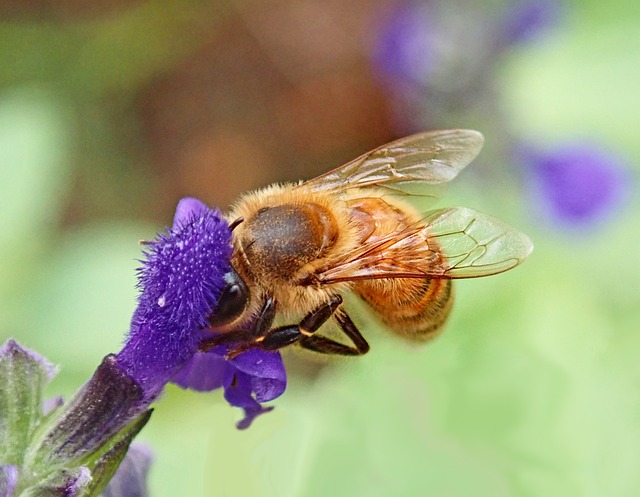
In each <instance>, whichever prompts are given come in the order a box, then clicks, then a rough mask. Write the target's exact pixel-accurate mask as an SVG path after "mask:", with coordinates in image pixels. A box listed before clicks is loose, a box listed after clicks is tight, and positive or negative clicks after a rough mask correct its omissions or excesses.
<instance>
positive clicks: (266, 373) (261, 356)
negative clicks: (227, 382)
mask: <svg viewBox="0 0 640 497" xmlns="http://www.w3.org/2000/svg"><path fill="white" fill-rule="evenodd" d="M230 362H231V363H232V364H233V366H234V367H235V368H237V369H238V371H240V372H242V373H244V374H246V375H247V376H248V377H250V378H251V390H252V392H253V393H254V394H255V398H256V400H257V401H258V402H268V401H270V400H273V399H275V398H276V397H279V396H280V395H282V394H283V393H284V391H285V389H286V387H287V374H286V370H285V368H284V363H283V362H282V357H281V356H280V353H279V352H268V351H264V350H258V349H251V350H248V351H246V352H244V353H243V354H240V355H239V356H238V357H236V358H235V359H232V360H231V361H230Z"/></svg>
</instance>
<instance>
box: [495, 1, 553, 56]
mask: <svg viewBox="0 0 640 497" xmlns="http://www.w3.org/2000/svg"><path fill="white" fill-rule="evenodd" d="M563 10H564V2H562V1H560V0H520V1H516V2H513V3H511V4H510V5H508V6H507V7H506V9H505V13H504V15H503V19H502V26H501V27H502V29H501V32H500V41H501V44H502V46H505V47H507V46H509V45H512V44H515V43H526V42H530V41H533V40H534V39H535V38H536V37H537V36H539V35H541V34H543V33H544V32H546V31H547V30H548V29H549V28H551V27H553V26H554V25H556V24H557V23H558V22H560V20H561V19H562V18H563V17H564V15H563V14H564V12H563Z"/></svg>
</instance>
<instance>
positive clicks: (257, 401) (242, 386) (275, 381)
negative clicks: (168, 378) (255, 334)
mask: <svg viewBox="0 0 640 497" xmlns="http://www.w3.org/2000/svg"><path fill="white" fill-rule="evenodd" d="M226 353H227V349H226V347H224V346H219V347H215V348H213V349H211V350H209V351H208V352H206V353H205V352H198V353H196V354H195V355H194V356H193V358H192V359H191V361H190V362H189V363H187V364H186V365H185V367H184V368H183V369H182V371H180V373H179V374H177V375H176V376H175V378H174V380H173V381H174V382H175V383H176V384H178V385H179V386H181V387H182V388H191V389H194V390H198V391H209V390H214V389H216V388H224V397H225V399H226V400H227V402H229V404H231V405H232V406H235V407H240V408H242V409H244V412H245V417H244V419H242V420H241V421H239V422H238V424H237V427H238V428H239V429H245V428H248V427H249V426H250V425H251V423H252V422H253V420H254V419H255V418H256V416H258V415H260V414H263V413H265V412H269V411H270V410H271V409H273V408H272V407H267V408H265V407H263V406H262V405H261V403H262V402H268V401H270V400H273V399H275V398H276V397H279V396H280V395H282V393H283V392H284V390H285V388H286V386H287V377H286V372H285V369H284V364H283V362H282V358H281V357H280V353H279V352H268V351H262V350H258V349H251V350H248V351H247V352H244V353H243V354H240V355H239V356H237V357H236V358H234V359H226V358H225V354H226Z"/></svg>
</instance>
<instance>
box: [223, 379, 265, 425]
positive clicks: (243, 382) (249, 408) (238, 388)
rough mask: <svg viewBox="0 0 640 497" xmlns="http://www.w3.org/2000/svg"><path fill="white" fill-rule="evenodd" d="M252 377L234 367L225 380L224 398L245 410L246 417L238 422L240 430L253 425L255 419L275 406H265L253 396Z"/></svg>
mask: <svg viewBox="0 0 640 497" xmlns="http://www.w3.org/2000/svg"><path fill="white" fill-rule="evenodd" d="M252 394H253V383H252V378H251V377H250V376H249V375H247V374H245V373H242V372H240V371H237V370H236V371H234V370H233V369H232V368H229V369H228V370H227V373H226V375H225V380H224V398H225V399H226V401H227V402H229V404H231V405H232V406H235V407H240V408H242V409H243V410H244V418H243V419H241V420H240V421H238V423H236V427H237V428H238V429H239V430H245V429H247V428H249V426H251V423H253V420H254V419H255V418H256V417H257V416H259V415H260V414H264V413H266V412H269V411H271V410H272V409H273V407H263V406H261V405H260V403H259V402H257V401H256V400H255V399H254V398H253V396H252Z"/></svg>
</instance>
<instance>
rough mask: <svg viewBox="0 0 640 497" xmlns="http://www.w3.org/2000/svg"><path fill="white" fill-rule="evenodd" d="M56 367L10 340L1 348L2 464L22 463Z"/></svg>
mask: <svg viewBox="0 0 640 497" xmlns="http://www.w3.org/2000/svg"><path fill="white" fill-rule="evenodd" d="M54 374H55V368H54V367H53V366H52V365H51V364H49V363H48V362H47V361H46V360H45V359H44V358H42V357H40V356H39V355H37V354H36V353H34V352H32V351H30V350H27V349H24V348H22V347H21V346H20V345H19V344H18V343H17V342H15V341H14V340H8V341H7V342H5V344H4V345H3V346H2V348H1V349H0V440H2V444H0V463H2V464H15V465H17V466H20V465H21V464H22V461H23V458H24V454H25V451H26V448H27V446H28V444H29V441H30V439H31V436H32V435H33V432H34V431H35V429H36V427H37V426H38V424H39V423H40V420H41V417H42V411H41V404H42V391H43V389H44V387H45V385H46V384H47V383H48V382H49V380H50V379H51V378H52V377H53V375H54Z"/></svg>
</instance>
